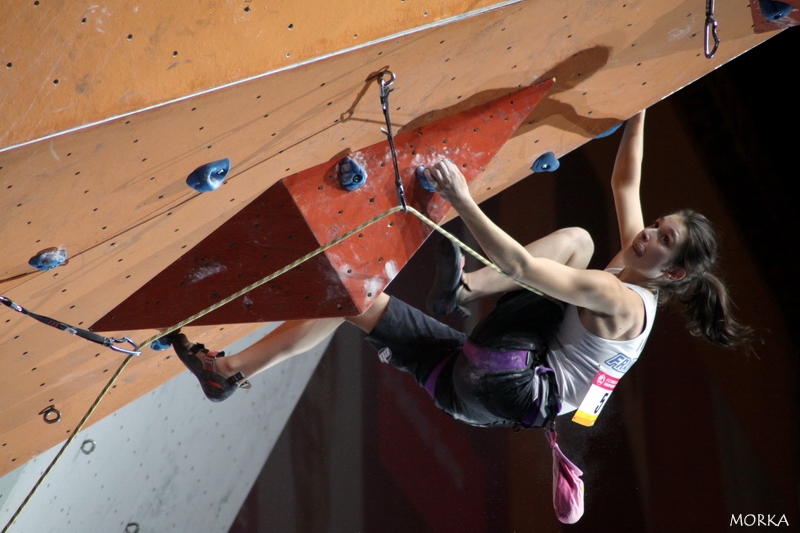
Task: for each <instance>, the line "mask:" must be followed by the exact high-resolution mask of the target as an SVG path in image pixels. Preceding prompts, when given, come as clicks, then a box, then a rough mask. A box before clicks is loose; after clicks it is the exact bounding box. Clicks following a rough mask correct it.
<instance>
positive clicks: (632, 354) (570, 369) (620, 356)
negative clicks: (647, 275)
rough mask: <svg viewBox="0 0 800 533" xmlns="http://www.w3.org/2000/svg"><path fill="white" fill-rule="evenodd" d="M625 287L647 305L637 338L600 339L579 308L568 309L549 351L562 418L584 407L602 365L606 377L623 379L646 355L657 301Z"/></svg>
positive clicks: (638, 289) (643, 291) (644, 292)
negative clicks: (646, 343)
mask: <svg viewBox="0 0 800 533" xmlns="http://www.w3.org/2000/svg"><path fill="white" fill-rule="evenodd" d="M607 272H611V273H612V274H615V273H616V272H619V269H608V270H607ZM624 285H625V286H626V287H628V288H629V289H631V290H632V291H635V292H636V293H637V294H638V295H639V296H641V298H642V302H643V303H644V312H645V326H644V331H642V333H641V334H639V336H637V337H636V338H633V339H630V340H627V341H612V340H608V339H603V338H601V337H598V336H597V335H595V334H593V333H591V332H589V331H588V330H587V329H586V328H585V327H584V326H583V324H582V323H581V320H580V317H579V316H578V308H577V307H575V306H574V305H568V306H567V308H566V310H565V312H564V320H563V322H562V323H561V326H560V327H559V329H558V333H557V334H556V338H555V339H553V340H552V341H551V342H550V348H549V350H548V363H549V365H550V367H551V368H552V369H553V370H554V371H555V374H556V381H557V382H558V390H559V392H560V393H561V399H562V406H561V411H559V414H564V413H569V412H570V411H574V410H575V409H576V408H577V406H578V405H580V403H581V400H583V397H584V396H585V395H586V392H587V391H588V390H589V385H590V384H591V383H592V380H593V379H594V377H595V375H596V374H597V372H598V370H600V367H601V365H602V367H603V370H604V371H605V372H606V373H608V374H610V375H611V376H613V377H615V378H621V377H622V375H623V374H624V373H625V372H626V371H627V370H628V369H629V368H630V367H631V366H632V365H633V363H635V362H636V360H637V359H638V358H639V354H641V353H642V349H644V345H645V342H647V337H648V336H649V335H650V330H652V329H653V320H654V319H655V316H656V304H657V298H656V296H655V295H654V294H653V293H651V292H650V291H648V290H647V289H645V288H643V287H639V286H638V285H632V284H630V283H625V284H624Z"/></svg>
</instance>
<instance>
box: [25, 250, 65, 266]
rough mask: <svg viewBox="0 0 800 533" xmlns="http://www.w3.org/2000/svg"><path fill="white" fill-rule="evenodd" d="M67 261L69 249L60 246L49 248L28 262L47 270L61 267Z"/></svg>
mask: <svg viewBox="0 0 800 533" xmlns="http://www.w3.org/2000/svg"><path fill="white" fill-rule="evenodd" d="M66 262H67V251H66V250H59V249H58V248H48V249H47V250H42V251H41V252H39V253H38V254H36V255H34V256H33V257H31V258H30V260H28V264H29V265H30V266H32V267H33V268H35V269H37V270H42V271H47V270H52V269H54V268H56V267H60V266H61V265H63V264H64V263H66Z"/></svg>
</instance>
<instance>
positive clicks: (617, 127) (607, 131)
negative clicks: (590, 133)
mask: <svg viewBox="0 0 800 533" xmlns="http://www.w3.org/2000/svg"><path fill="white" fill-rule="evenodd" d="M620 126H622V122H619V123H617V124H616V125H614V126H611V127H610V128H608V129H607V130H606V131H604V132H603V133H601V134H600V135H598V136H597V137H595V139H602V138H603V137H608V136H609V135H612V134H613V133H614V132H615V131H617V130H618V129H619V127H620Z"/></svg>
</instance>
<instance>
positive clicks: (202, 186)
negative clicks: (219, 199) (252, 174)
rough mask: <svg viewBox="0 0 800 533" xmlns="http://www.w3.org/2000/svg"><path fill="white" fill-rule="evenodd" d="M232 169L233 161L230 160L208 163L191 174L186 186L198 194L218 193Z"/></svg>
mask: <svg viewBox="0 0 800 533" xmlns="http://www.w3.org/2000/svg"><path fill="white" fill-rule="evenodd" d="M230 169H231V160H230V159H228V158H225V159H221V160H219V161H214V162H213V163H206V164H205V165H203V166H201V167H197V168H196V169H195V170H194V172H192V173H191V174H189V177H188V178H186V185H188V186H189V187H191V188H192V189H194V190H196V191H197V192H211V191H216V190H217V189H219V187H220V185H222V182H223V181H225V177H226V176H227V175H228V171H229V170H230Z"/></svg>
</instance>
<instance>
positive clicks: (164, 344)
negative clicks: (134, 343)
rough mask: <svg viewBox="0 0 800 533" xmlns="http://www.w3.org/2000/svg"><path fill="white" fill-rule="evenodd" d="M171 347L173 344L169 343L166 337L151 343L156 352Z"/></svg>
mask: <svg viewBox="0 0 800 533" xmlns="http://www.w3.org/2000/svg"><path fill="white" fill-rule="evenodd" d="M170 346H172V343H171V342H169V339H167V338H166V337H161V338H160V339H156V340H154V341H153V342H152V343H150V348H152V349H153V350H155V351H156V352H160V351H162V350H166V349H167V348H169V347H170Z"/></svg>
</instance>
